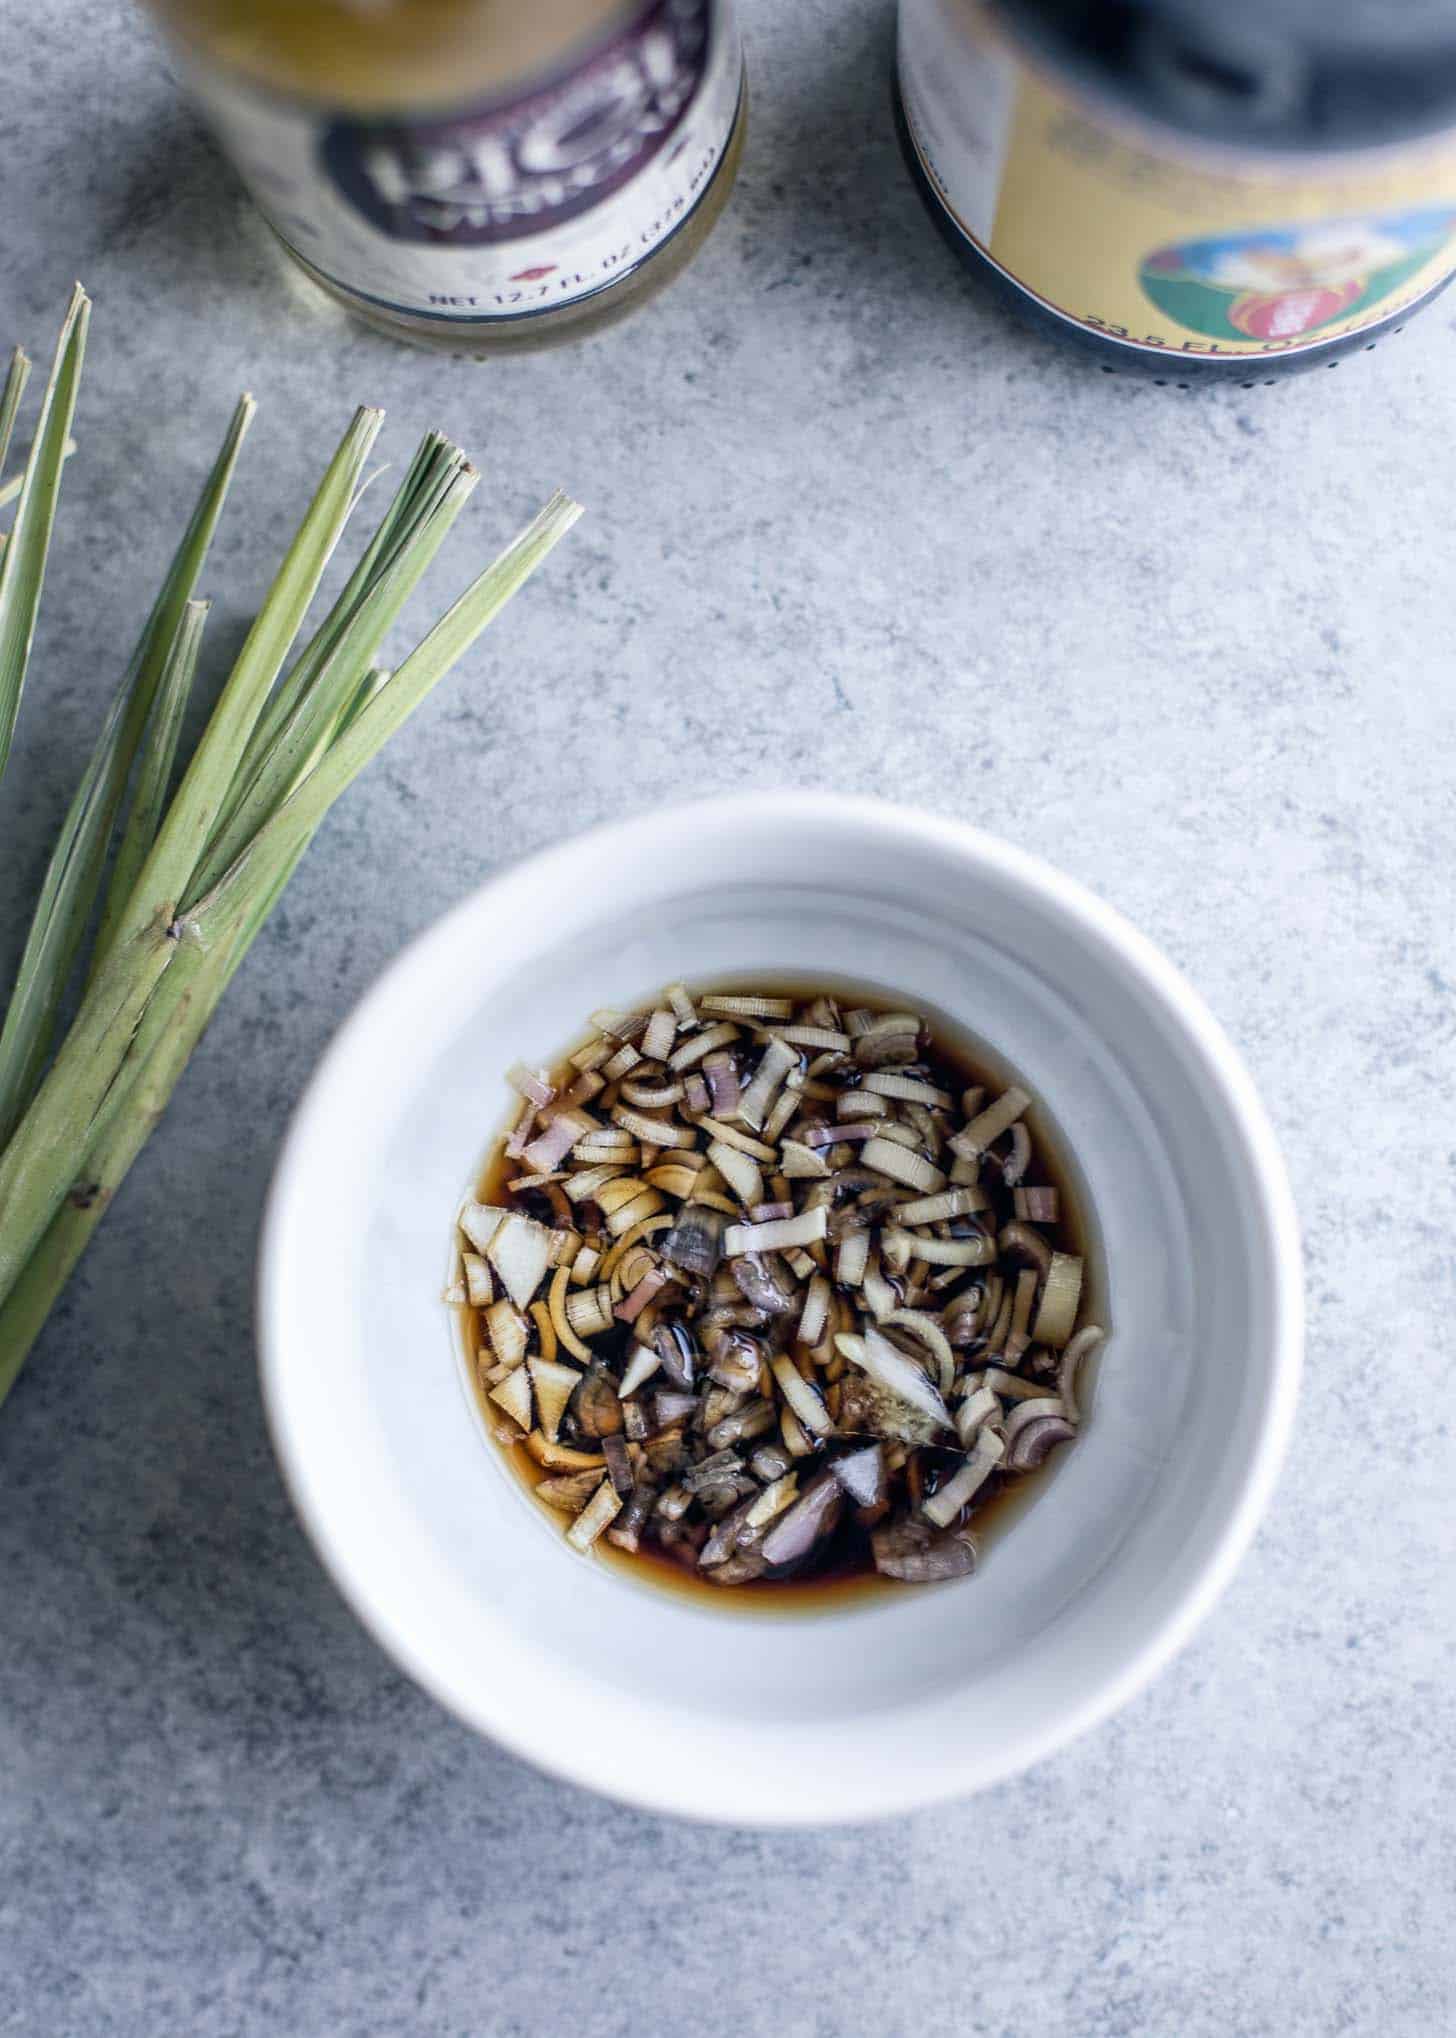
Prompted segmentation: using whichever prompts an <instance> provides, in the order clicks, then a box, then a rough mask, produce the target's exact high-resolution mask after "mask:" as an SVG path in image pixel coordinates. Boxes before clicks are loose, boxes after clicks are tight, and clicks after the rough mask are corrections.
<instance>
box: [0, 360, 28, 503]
mask: <svg viewBox="0 0 1456 2038" xmlns="http://www.w3.org/2000/svg"><path fill="white" fill-rule="evenodd" d="M29 380H30V356H29V355H28V354H25V353H22V352H21V350H20V348H19V347H17V348H16V349H15V352H14V353H13V354H12V355H11V356H10V366H9V367H8V368H7V369H6V371H5V382H4V386H3V387H0V481H3V480H4V478H5V457H6V455H7V454H8V453H9V451H10V434H11V433H12V432H13V431H14V430H15V418H16V414H17V412H18V411H19V409H20V399H21V397H22V396H24V394H25V385H26V383H27V382H28V381H29ZM11 486H12V484H7V485H6V487H4V488H0V504H3V503H7V502H9V500H10V492H11ZM14 487H15V492H16V493H17V494H18V493H19V485H18V478H17V482H16V483H15V484H14Z"/></svg>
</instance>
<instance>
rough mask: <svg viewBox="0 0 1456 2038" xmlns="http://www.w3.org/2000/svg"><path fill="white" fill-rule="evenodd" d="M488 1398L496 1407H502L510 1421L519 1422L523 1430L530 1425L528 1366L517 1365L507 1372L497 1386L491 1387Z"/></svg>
mask: <svg viewBox="0 0 1456 2038" xmlns="http://www.w3.org/2000/svg"><path fill="white" fill-rule="evenodd" d="M490 1398H491V1400H492V1401H493V1402H494V1403H495V1405H496V1407H497V1408H503V1409H504V1410H505V1412H506V1414H507V1415H508V1416H509V1417H510V1418H511V1421H512V1422H515V1423H519V1424H520V1426H521V1428H522V1429H523V1430H529V1429H530V1427H531V1382H530V1378H529V1368H528V1367H526V1366H517V1367H516V1368H515V1369H514V1370H513V1371H512V1372H509V1373H507V1375H506V1377H505V1378H504V1380H502V1381H501V1383H500V1385H499V1387H492V1388H491V1390H490Z"/></svg>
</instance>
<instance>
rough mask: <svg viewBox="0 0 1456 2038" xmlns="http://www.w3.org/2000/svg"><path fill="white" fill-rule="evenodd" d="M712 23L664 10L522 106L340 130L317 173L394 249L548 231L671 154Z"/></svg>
mask: <svg viewBox="0 0 1456 2038" xmlns="http://www.w3.org/2000/svg"><path fill="white" fill-rule="evenodd" d="M711 27H712V22H711V0H659V4H657V5H656V6H654V7H651V8H649V9H648V10H647V11H646V13H645V14H644V15H643V16H642V17H640V18H639V19H638V21H637V22H635V23H634V25H633V27H632V30H631V32H630V33H629V34H628V35H625V36H622V37H621V38H619V39H618V40H617V41H616V42H615V43H613V44H612V45H610V46H609V47H608V48H607V49H605V50H603V51H601V52H600V53H599V54H598V55H597V56H596V57H594V58H592V59H591V60H589V61H588V62H587V63H586V64H584V65H582V66H581V67H580V68H579V69H576V70H573V71H572V72H571V73H570V75H569V76H568V77H566V78H564V79H561V80H558V81H556V82H554V83H552V84H549V85H546V86H544V87H543V88H542V89H541V90H539V91H537V92H535V93H532V94H531V95H530V96H529V97H527V98H522V99H515V100H512V101H511V102H510V103H509V104H507V105H501V106H496V107H490V108H483V109H475V108H473V109H472V110H471V111H470V112H468V113H462V114H457V115H455V116H453V117H450V118H445V119H441V120H436V121H420V120H414V121H410V122H408V123H403V122H399V123H390V122H355V121H345V120H339V121H335V122H333V123H332V125H331V126H330V127H329V128H328V129H327V130H326V132H325V133H324V135H323V137H322V140H321V144H320V156H321V159H322V162H323V165H324V167H325V169H326V170H327V172H328V174H329V176H330V177H331V178H332V180H333V182H334V184H335V186H336V188H337V189H338V191H339V192H340V193H341V195H342V196H343V197H344V198H346V199H347V200H348V201H349V203H350V204H351V205H352V206H354V207H355V208H356V209H357V210H358V212H360V213H361V214H362V215H363V217H364V218H365V219H367V220H368V221H369V223H370V225H371V226H373V227H375V228H377V229H378V230H379V231H380V232H381V233H383V234H387V235H388V236H389V238H390V239H391V240H394V241H402V242H412V243H414V244H416V245H425V246H431V247H451V248H479V247H490V246H493V245H496V244H498V243H500V242H507V241H511V240H516V239H519V238H521V237H522V236H524V235H528V234H539V233H542V232H544V231H546V230H548V229H550V228H552V227H557V226H560V225H563V224H564V223H565V222H566V221H568V220H572V219H576V218H578V217H579V216H580V215H581V214H583V213H586V212H589V211H590V210H592V208H593V207H595V206H598V205H600V204H601V203H602V201H603V199H605V198H608V197H610V196H611V194H612V193H613V192H615V191H618V190H620V189H621V188H622V186H623V185H625V184H627V183H628V182H629V181H630V180H631V179H632V178H634V177H635V176H637V174H638V173H639V172H640V171H641V170H642V169H643V168H644V167H645V166H646V164H648V163H649V162H651V161H652V159H653V158H654V157H655V156H657V155H659V154H660V153H661V152H662V151H663V150H664V149H666V148H667V147H668V144H669V143H670V142H671V140H672V138H673V136H674V134H675V133H676V132H677V130H678V129H679V128H680V127H681V125H682V123H683V119H684V116H685V115H686V113H687V111H688V108H689V106H690V105H691V103H692V101H693V98H694V96H695V94H696V93H697V91H698V88H699V86H700V85H701V83H702V80H703V74H704V69H705V66H706V63H707V56H708V46H709V40H710V30H711ZM670 159H671V158H670V156H669V157H668V158H667V160H670Z"/></svg>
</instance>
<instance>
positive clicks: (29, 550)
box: [0, 283, 91, 776]
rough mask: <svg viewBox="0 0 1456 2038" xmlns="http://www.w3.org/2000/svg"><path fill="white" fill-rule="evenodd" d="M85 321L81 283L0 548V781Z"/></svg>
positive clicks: (87, 309)
mask: <svg viewBox="0 0 1456 2038" xmlns="http://www.w3.org/2000/svg"><path fill="white" fill-rule="evenodd" d="M90 318H91V300H90V299H89V298H88V297H87V295H86V293H85V291H84V290H83V289H82V288H81V286H80V284H79V283H78V284H77V285H76V288H75V290H74V291H73V292H72V295H71V302H70V306H69V308H68V310H67V312H66V317H65V323H64V324H63V325H62V327H61V337H60V339H59V341H58V342H57V345H56V353H55V361H54V363H53V365H52V368H51V373H50V380H49V382H48V383H47V384H46V392H45V396H44V398H43V399H42V402H41V413H40V422H39V424H38V425H37V426H36V433H35V439H34V441H33V443H32V445H31V449H30V458H29V460H28V461H27V462H26V467H25V480H24V484H23V485H22V487H21V491H20V506H19V508H18V509H17V510H16V512H15V522H14V524H13V525H12V526H11V530H10V536H9V539H8V541H7V543H6V545H5V549H4V551H3V553H0V776H3V775H4V771H5V766H6V763H7V761H8V759H9V756H10V744H11V739H12V738H13V736H14V734H15V717H16V715H17V714H18V712H19V710H20V696H21V694H22V693H23V692H24V689H25V672H26V667H27V666H28V664H29V663H30V647H31V644H32V642H33V640H34V637H35V619H36V615H37V613H38V611H39V608H40V596H41V588H42V585H43V584H44V581H45V569H46V557H47V554H48V552H49V550H50V542H51V531H52V529H53V528H54V525H55V520H56V501H57V498H58V496H59V494H60V487H61V469H62V468H63V466H64V465H65V445H66V441H67V439H68V438H69V437H70V432H71V421H72V419H73V418H74V416H75V414H76V391H77V387H78V385H79V382H80V377H81V362H82V359H83V357H84V355H85V352H86V331H87V327H88V325H89V323H90Z"/></svg>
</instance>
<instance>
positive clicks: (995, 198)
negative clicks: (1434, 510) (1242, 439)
mask: <svg viewBox="0 0 1456 2038" xmlns="http://www.w3.org/2000/svg"><path fill="white" fill-rule="evenodd" d="M1341 18H1342V19H1343V16H1342V17H1341ZM1359 27H1360V31H1361V33H1362V34H1363V37H1364V40H1363V41H1361V40H1360V39H1359V37H1358V36H1353V35H1352V33H1351V31H1350V24H1349V23H1345V24H1344V26H1343V28H1342V27H1341V26H1340V24H1339V23H1338V22H1336V21H1335V19H1334V13H1333V12H1329V11H1321V10H1317V9H1313V8H1311V7H1310V6H1309V5H1308V4H1307V0H1268V4H1267V5H1265V6H1263V7H1260V8H1259V9H1257V10H1255V9H1253V8H1252V7H1251V6H1248V5H1246V4H1241V0H1232V4H1230V5H1228V6H1220V7H1218V8H1214V7H1208V8H1204V9H1196V8H1188V7H1182V8H1179V9H1177V10H1174V9H1173V8H1171V7H1167V6H1164V5H1162V4H1161V0H1149V4H1147V5H1145V6H1141V7H1137V8H1134V7H1131V6H1129V5H1125V4H1110V0H1103V4H1100V5H1094V6H1090V7H1089V6H1085V5H1083V6H1075V7H1074V6H1071V5H1066V4H1061V0H999V4H993V0H902V5H901V12H900V41H899V62H898V77H897V90H896V102H895V117H896V122H897V126H898V129H899V133H900V138H901V143H902V146H903V149H904V152H905V157H906V162H907V164H908V166H909V169H910V172H911V175H912V177H913V178H914V180H915V182H916V184H917V186H918V188H919V190H920V193H921V196H922V198H923V199H924V201H925V203H926V205H927V208H928V209H929V211H930V214H931V217H932V219H933V220H934V222H935V224H936V226H937V227H938V229H939V230H940V232H941V233H942V235H943V236H944V238H945V239H946V241H947V242H948V244H949V245H950V246H951V247H952V248H953V249H954V250H955V252H956V254H957V255H958V256H959V257H960V259H961V260H962V261H963V262H964V263H965V265H966V266H967V267H968V268H971V269H973V270H974V271H975V272H976V273H977V274H978V275H981V276H983V277H985V278H987V279H989V281H990V282H991V284H992V286H993V287H994V288H995V289H996V290H997V291H998V292H999V293H1000V294H1001V295H1002V296H1003V297H1004V298H1005V299H1006V300H1007V301H1008V302H1009V303H1011V304H1012V305H1013V306H1014V308H1015V309H1016V310H1017V311H1018V312H1019V313H1020V314H1021V315H1022V316H1023V317H1025V318H1026V319H1027V320H1028V321H1029V322H1031V323H1033V324H1035V325H1037V326H1038V327H1039V328H1040V329H1042V330H1044V331H1046V332H1048V333H1051V334H1053V335H1055V336H1056V337H1059V338H1062V339H1065V340H1068V341H1070V342H1072V343H1073V344H1075V345H1077V346H1079V347H1081V348H1082V349H1084V350H1085V351H1087V352H1088V353H1089V354H1090V355H1092V356H1093V357H1095V358H1096V360H1097V362H1098V364H1099V365H1100V366H1101V368H1102V369H1103V370H1104V371H1105V372H1107V373H1132V374H1137V375H1142V376H1146V377H1148V378H1150V379H1152V380H1153V381H1155V382H1158V383H1161V384H1163V385H1165V386H1168V387H1172V388H1178V389H1191V388H1195V387H1198V386H1200V385H1201V384H1203V383H1206V382H1209V381H1232V382H1237V383H1241V384H1243V385H1244V386H1245V387H1255V386H1258V385H1260V384H1263V383H1267V382H1271V381H1274V380H1276V379H1278V378H1279V377H1280V376H1283V375H1288V374H1292V373H1297V372H1300V371H1303V370H1305V369H1309V368H1318V367H1325V366H1333V365H1335V364H1336V363H1338V362H1339V361H1340V360H1341V359H1342V358H1343V357H1344V356H1345V355H1347V354H1350V353H1354V352H1357V351H1361V350H1368V349H1369V348H1371V347H1373V346H1374V345H1375V344H1376V343H1377V341H1378V340H1379V339H1380V337H1381V336H1382V335H1383V334H1386V333H1390V332H1395V331H1399V330H1400V328H1401V327H1402V326H1403V325H1404V324H1405V322H1406V321H1407V320H1408V319H1409V318H1411V317H1412V316H1414V314H1415V313H1416V312H1417V311H1419V310H1420V309H1422V308H1423V307H1424V306H1425V305H1426V304H1428V303H1429V302H1430V301H1431V300H1432V299H1433V298H1434V297H1436V296H1437V295H1439V293H1440V292H1441V290H1443V289H1444V288H1445V286H1446V284H1447V283H1448V282H1449V281H1450V278H1451V275H1452V273H1453V271H1456V139H1453V136H1456V20H1453V23H1452V26H1451V33H1450V36H1449V39H1448V42H1449V46H1448V44H1447V42H1443V41H1442V40H1441V38H1440V35H1439V33H1438V31H1437V30H1436V29H1434V28H1432V26H1431V19H1430V18H1428V19H1427V20H1426V22H1425V25H1424V35H1425V38H1426V40H1425V41H1422V40H1421V36H1422V33H1423V30H1422V25H1421V24H1420V23H1415V22H1413V21H1411V20H1405V21H1402V20H1401V18H1400V11H1399V10H1385V11H1384V13H1383V14H1380V15H1379V16H1378V18H1377V16H1376V15H1375V13H1374V12H1373V11H1372V14H1371V17H1370V19H1368V20H1362V22H1361V23H1360V24H1359Z"/></svg>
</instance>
